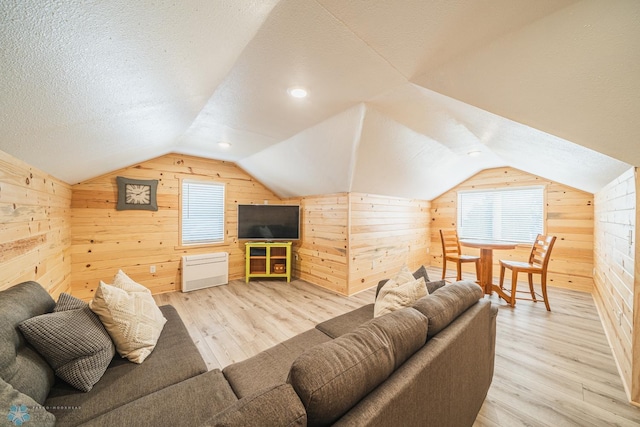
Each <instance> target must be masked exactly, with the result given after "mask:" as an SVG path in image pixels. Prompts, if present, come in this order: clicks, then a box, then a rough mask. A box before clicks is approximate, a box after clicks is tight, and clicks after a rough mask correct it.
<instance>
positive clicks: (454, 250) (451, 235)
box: [440, 230, 461, 257]
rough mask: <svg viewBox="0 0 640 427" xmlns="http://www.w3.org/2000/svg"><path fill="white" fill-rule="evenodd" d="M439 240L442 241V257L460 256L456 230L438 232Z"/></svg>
mask: <svg viewBox="0 0 640 427" xmlns="http://www.w3.org/2000/svg"><path fill="white" fill-rule="evenodd" d="M440 240H442V256H443V257H446V256H447V255H460V253H461V250H460V241H459V240H458V232H457V231H456V230H440Z"/></svg>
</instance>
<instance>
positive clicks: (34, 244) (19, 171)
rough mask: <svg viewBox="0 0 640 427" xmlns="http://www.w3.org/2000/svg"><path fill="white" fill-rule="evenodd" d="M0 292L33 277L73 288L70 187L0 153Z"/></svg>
mask: <svg viewBox="0 0 640 427" xmlns="http://www.w3.org/2000/svg"><path fill="white" fill-rule="evenodd" d="M0 263H1V268H2V279H1V281H0V290H2V289H7V288H9V287H11V286H14V285H16V284H18V283H20V282H24V281H27V280H34V281H36V282H38V283H40V284H41V285H42V286H43V287H44V288H45V289H47V290H48V291H49V293H50V294H51V295H52V296H53V297H54V298H57V297H58V295H59V294H60V293H61V292H69V290H70V286H71V186H70V185H68V184H66V183H64V182H62V181H60V180H58V179H56V178H53V177H52V176H50V175H48V174H46V173H44V172H42V171H40V170H38V169H36V168H34V167H32V166H30V165H28V164H26V163H24V162H22V161H20V160H18V159H16V158H14V157H12V156H10V155H8V154H6V153H4V152H0Z"/></svg>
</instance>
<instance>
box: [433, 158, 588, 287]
mask: <svg viewBox="0 0 640 427" xmlns="http://www.w3.org/2000/svg"><path fill="white" fill-rule="evenodd" d="M526 186H544V187H545V198H546V218H545V227H546V232H547V233H548V234H551V235H554V236H557V240H556V243H555V246H554V249H553V252H552V254H551V261H550V262H549V274H548V282H547V283H548V284H549V285H551V286H557V287H562V288H568V289H574V290H579V291H585V292H591V291H592V288H593V278H592V273H593V224H594V222H593V195H592V194H590V193H586V192H583V191H580V190H576V189H574V188H571V187H567V186H565V185H562V184H559V183H557V182H554V181H550V180H546V179H544V178H541V177H538V176H535V175H531V174H528V173H526V172H523V171H520V170H517V169H514V168H509V167H504V168H495V169H489V170H485V171H482V172H480V173H478V174H476V175H474V176H473V177H471V178H470V179H468V180H466V181H465V182H463V183H462V184H460V185H458V186H456V187H455V188H453V189H451V190H449V191H447V192H446V193H444V194H442V195H441V196H439V197H437V198H436V199H434V200H433V201H432V202H431V257H430V259H431V266H434V267H440V268H442V245H441V242H440V235H439V230H440V229H442V228H456V227H457V201H458V199H457V195H458V191H463V190H473V189H497V188H509V187H526ZM530 251H531V246H530V245H519V246H518V247H517V248H516V249H515V250H511V251H495V252H494V266H493V273H494V276H496V275H498V274H499V271H500V270H499V264H498V260H499V259H511V260H526V259H528V256H529V253H530ZM463 252H464V253H466V254H469V255H478V254H479V250H477V249H470V248H463ZM447 267H449V266H448V265H447ZM473 268H474V267H473V265H469V266H464V267H463V269H465V271H468V272H470V273H473V272H474V270H473ZM466 269H469V270H466Z"/></svg>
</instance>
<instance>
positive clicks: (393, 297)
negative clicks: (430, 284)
mask: <svg viewBox="0 0 640 427" xmlns="http://www.w3.org/2000/svg"><path fill="white" fill-rule="evenodd" d="M425 295H429V294H428V292H427V287H426V285H425V283H424V278H422V277H420V278H419V279H415V280H411V281H409V282H406V283H403V284H397V283H396V282H395V280H393V279H390V280H389V281H388V282H387V283H386V284H385V285H384V286H383V287H382V289H381V290H380V294H378V298H377V299H376V302H375V304H374V307H373V317H379V316H383V315H385V314H388V313H391V312H392V311H395V310H399V309H401V308H404V307H410V306H411V305H413V303H415V302H416V301H417V300H419V299H420V298H422V297H423V296H425Z"/></svg>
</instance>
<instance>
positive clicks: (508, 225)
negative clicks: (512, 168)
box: [458, 187, 544, 243]
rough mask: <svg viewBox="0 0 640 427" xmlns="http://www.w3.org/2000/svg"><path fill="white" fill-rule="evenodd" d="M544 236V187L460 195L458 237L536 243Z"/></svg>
mask: <svg viewBox="0 0 640 427" xmlns="http://www.w3.org/2000/svg"><path fill="white" fill-rule="evenodd" d="M538 234H544V188H543V187H525V188H515V189H508V190H489V191H464V192H462V191H461V192H459V193H458V235H459V236H460V238H464V239H486V240H502V241H509V242H527V243H530V242H532V241H533V240H534V239H535V238H536V236H537V235H538Z"/></svg>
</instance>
